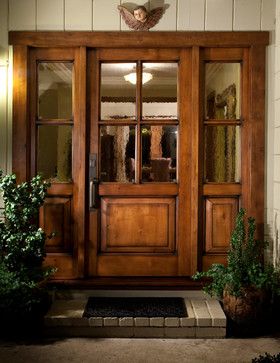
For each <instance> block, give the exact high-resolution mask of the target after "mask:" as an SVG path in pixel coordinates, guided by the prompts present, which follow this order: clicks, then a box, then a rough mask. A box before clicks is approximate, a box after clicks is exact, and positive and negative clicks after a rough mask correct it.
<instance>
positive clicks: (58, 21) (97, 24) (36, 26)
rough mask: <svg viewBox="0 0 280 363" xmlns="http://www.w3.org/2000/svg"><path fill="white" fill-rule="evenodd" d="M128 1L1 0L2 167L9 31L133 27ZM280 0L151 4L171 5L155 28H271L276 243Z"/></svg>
mask: <svg viewBox="0 0 280 363" xmlns="http://www.w3.org/2000/svg"><path fill="white" fill-rule="evenodd" d="M126 2H127V1H123V0H0V168H2V169H4V171H5V172H9V171H11V115H10V113H11V112H10V105H11V95H10V91H9V87H8V85H9V79H8V68H9V65H10V64H11V57H10V56H9V52H8V30H34V31H36V30H56V31H59V30H61V31H64V30H66V31H67V30H93V31H94V30H105V31H106V30H117V31H122V30H128V29H127V26H126V25H125V24H124V22H123V21H121V19H120V16H119V13H118V10H117V5H119V4H120V3H126ZM146 2H147V0H135V1H134V3H138V4H139V5H142V4H144V3H146ZM275 2H276V3H277V4H276V5H275ZM279 2H280V0H166V1H164V0H149V9H152V8H154V7H157V6H162V5H163V4H168V5H169V7H168V9H167V10H166V12H165V14H164V15H163V18H162V19H161V20H160V22H159V24H157V25H156V26H155V27H154V28H153V29H152V31H157V30H169V31H182V30H184V31H185V30H190V31H192V30H200V31H213V30H218V31H223V30H232V31H235V30H236V31H238V30H269V31H271V39H272V40H271V44H270V45H269V47H268V49H267V94H266V100H267V103H266V116H267V118H266V131H267V132H266V206H265V207H266V221H265V224H266V235H267V237H269V238H271V240H272V237H273V239H274V244H275V241H276V242H277V243H279V242H278V231H279V228H280V5H279ZM275 7H276V9H277V19H276V20H277V22H276V46H275V44H274V43H275V42H274V38H275V37H274V29H275ZM275 56H276V58H275V62H274V57H275ZM274 64H275V66H274ZM274 82H275V85H276V86H275V87H274ZM274 106H275V123H274ZM0 207H1V204H0ZM274 251H276V248H274ZM275 256H276V255H275V254H274V257H275Z"/></svg>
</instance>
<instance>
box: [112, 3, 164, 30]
mask: <svg viewBox="0 0 280 363" xmlns="http://www.w3.org/2000/svg"><path fill="white" fill-rule="evenodd" d="M118 9H119V11H120V14H121V16H122V18H123V20H124V22H125V23H126V25H127V26H128V27H129V28H130V29H133V30H149V29H150V28H152V27H154V26H155V25H156V24H157V23H158V22H159V20H160V18H161V17H162V14H163V12H164V8H163V7H159V8H155V9H153V10H151V11H150V12H148V11H147V10H146V8H145V7H144V6H141V7H138V8H135V10H134V13H133V14H132V13H131V12H130V11H129V10H128V9H126V8H125V7H124V6H121V5H119V6H118ZM138 10H139V11H142V12H143V14H145V16H144V17H143V18H142V19H141V21H139V20H137V18H136V17H137V15H136V14H135V12H136V11H138Z"/></svg>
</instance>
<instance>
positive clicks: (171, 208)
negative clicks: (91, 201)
mask: <svg viewBox="0 0 280 363" xmlns="http://www.w3.org/2000/svg"><path fill="white" fill-rule="evenodd" d="M101 213H102V214H101V250H100V251H101V253H102V252H104V253H105V252H127V253H131V252H143V253H145V252H154V253H156V252H159V253H161V252H165V253H174V252H175V227H176V226H175V220H176V219H175V200H174V199H171V198H108V197H107V198H102V199H101Z"/></svg>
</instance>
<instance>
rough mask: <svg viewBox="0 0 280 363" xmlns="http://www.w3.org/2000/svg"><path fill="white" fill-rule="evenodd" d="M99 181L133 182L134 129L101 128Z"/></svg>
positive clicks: (125, 127) (121, 127) (122, 127)
mask: <svg viewBox="0 0 280 363" xmlns="http://www.w3.org/2000/svg"><path fill="white" fill-rule="evenodd" d="M100 143H101V172H100V181H102V182H119V183H128V182H134V181H135V127H133V126H101V127H100Z"/></svg>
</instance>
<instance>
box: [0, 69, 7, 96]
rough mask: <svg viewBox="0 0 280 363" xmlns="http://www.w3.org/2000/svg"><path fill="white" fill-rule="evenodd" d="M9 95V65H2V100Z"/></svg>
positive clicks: (0, 91)
mask: <svg viewBox="0 0 280 363" xmlns="http://www.w3.org/2000/svg"><path fill="white" fill-rule="evenodd" d="M6 93H7V65H1V64H0V97H1V99H2V98H3V97H5V96H6Z"/></svg>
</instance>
